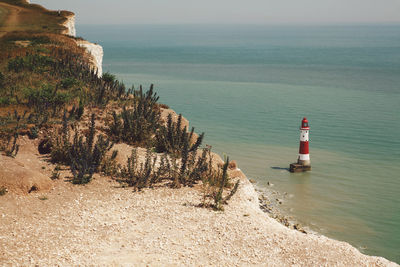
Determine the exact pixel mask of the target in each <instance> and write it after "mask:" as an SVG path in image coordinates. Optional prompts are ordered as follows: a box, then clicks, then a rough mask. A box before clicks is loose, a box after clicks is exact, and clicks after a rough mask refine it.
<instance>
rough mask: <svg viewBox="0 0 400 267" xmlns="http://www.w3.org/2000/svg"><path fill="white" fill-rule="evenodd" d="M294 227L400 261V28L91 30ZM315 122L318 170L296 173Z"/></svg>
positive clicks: (112, 58)
mask: <svg viewBox="0 0 400 267" xmlns="http://www.w3.org/2000/svg"><path fill="white" fill-rule="evenodd" d="M78 35H81V36H84V37H85V38H87V39H89V40H91V41H94V42H98V43H100V44H101V45H102V46H103V47H104V52H105V56H104V65H103V66H104V69H105V71H110V72H112V73H114V74H116V75H117V76H118V78H119V79H121V80H123V81H124V82H125V83H126V84H127V85H129V86H130V85H132V84H134V85H135V86H138V85H139V84H143V85H144V86H145V87H147V86H149V85H150V83H154V84H155V87H156V89H157V92H158V93H159V95H160V96H161V98H160V101H161V102H163V103H166V104H168V105H170V106H171V107H172V108H173V109H175V110H176V111H177V112H179V113H182V114H184V116H185V117H187V118H188V119H189V120H190V125H191V126H194V127H195V128H196V130H197V132H202V131H204V132H206V143H208V144H211V145H213V149H214V150H215V151H216V152H218V153H220V154H221V155H222V154H224V153H225V154H227V155H229V156H230V157H231V159H236V160H237V161H238V162H239V167H240V168H241V169H242V170H243V171H244V172H245V173H246V175H247V176H248V177H249V178H253V179H255V180H256V181H257V182H258V186H259V187H267V185H266V184H267V182H268V181H269V182H271V183H273V184H274V187H272V188H271V189H272V190H276V191H278V192H280V193H284V192H287V197H286V198H285V199H284V203H283V204H282V209H283V210H284V211H286V212H287V213H288V214H290V215H292V216H293V217H294V218H295V219H296V220H297V221H299V222H301V223H302V224H304V225H306V226H308V227H309V228H311V229H313V230H315V231H318V232H320V233H322V234H324V235H327V236H329V237H333V238H335V239H338V240H343V241H347V242H349V243H351V244H352V245H354V246H356V247H357V248H359V249H360V250H361V251H362V252H364V253H367V254H371V255H379V256H384V257H386V258H388V259H391V260H394V261H396V262H400V139H399V136H400V25H375V26H374V25H370V26H324V27H315V26H308V27H307V26H299V27H294V26H293V27H291V26H84V25H80V26H79V25H78ZM303 116H306V117H307V118H308V119H309V121H310V126H311V134H310V155H311V163H312V167H313V170H312V172H309V173H301V174H291V173H289V172H288V171H287V170H285V169H283V168H287V167H288V165H289V163H291V162H294V161H296V159H297V153H298V143H299V126H300V122H301V119H302V117H303Z"/></svg>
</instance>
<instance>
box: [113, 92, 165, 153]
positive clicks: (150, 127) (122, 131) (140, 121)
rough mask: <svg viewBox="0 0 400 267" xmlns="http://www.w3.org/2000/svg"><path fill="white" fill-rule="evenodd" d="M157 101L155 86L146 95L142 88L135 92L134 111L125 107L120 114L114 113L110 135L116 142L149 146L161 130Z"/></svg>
mask: <svg viewBox="0 0 400 267" xmlns="http://www.w3.org/2000/svg"><path fill="white" fill-rule="evenodd" d="M157 101H158V97H157V94H156V93H153V86H150V89H149V90H148V91H147V92H146V93H143V91H142V88H140V90H139V91H135V92H134V97H133V100H132V106H133V107H132V109H128V108H127V107H126V106H124V107H123V110H122V112H121V113H120V114H117V113H116V112H115V111H114V112H113V113H112V117H113V119H112V122H111V124H110V125H109V128H108V133H109V134H110V135H111V136H112V138H113V139H114V140H115V141H124V142H126V143H128V144H135V145H145V146H149V145H150V144H151V140H152V137H153V136H154V134H155V133H156V131H157V129H158V128H159V121H160V111H159V109H158V108H157V106H156V103H157Z"/></svg>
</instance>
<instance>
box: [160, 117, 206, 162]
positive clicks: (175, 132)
mask: <svg viewBox="0 0 400 267" xmlns="http://www.w3.org/2000/svg"><path fill="white" fill-rule="evenodd" d="M193 134H194V128H192V130H191V132H190V133H188V132H187V129H186V127H182V115H179V117H178V121H177V122H173V121H172V116H171V114H169V115H168V120H167V126H163V127H161V128H160V130H159V131H158V132H157V134H156V149H157V152H168V153H173V154H176V155H179V156H181V155H182V153H183V152H184V150H185V149H186V150H187V151H188V152H192V151H196V150H197V149H198V148H199V147H200V145H201V143H202V141H203V138H204V133H202V134H201V135H200V136H199V137H197V138H196V141H195V142H192V141H193V139H194V135H193Z"/></svg>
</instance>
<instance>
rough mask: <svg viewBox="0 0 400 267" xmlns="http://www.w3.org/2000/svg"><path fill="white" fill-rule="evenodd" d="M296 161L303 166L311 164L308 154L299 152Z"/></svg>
mask: <svg viewBox="0 0 400 267" xmlns="http://www.w3.org/2000/svg"><path fill="white" fill-rule="evenodd" d="M297 163H298V164H301V165H303V166H311V161H310V154H300V155H299V159H298V160H297Z"/></svg>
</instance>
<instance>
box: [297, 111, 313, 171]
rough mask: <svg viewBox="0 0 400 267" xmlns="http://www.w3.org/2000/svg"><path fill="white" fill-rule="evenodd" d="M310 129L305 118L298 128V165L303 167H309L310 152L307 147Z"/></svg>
mask: <svg viewBox="0 0 400 267" xmlns="http://www.w3.org/2000/svg"><path fill="white" fill-rule="evenodd" d="M309 132H310V127H309V126H308V120H307V118H306V117H304V118H303V120H302V121H301V127H300V148H299V159H298V163H299V164H301V165H303V166H311V162H310V151H309V147H308V142H309V137H308V136H309Z"/></svg>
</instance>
